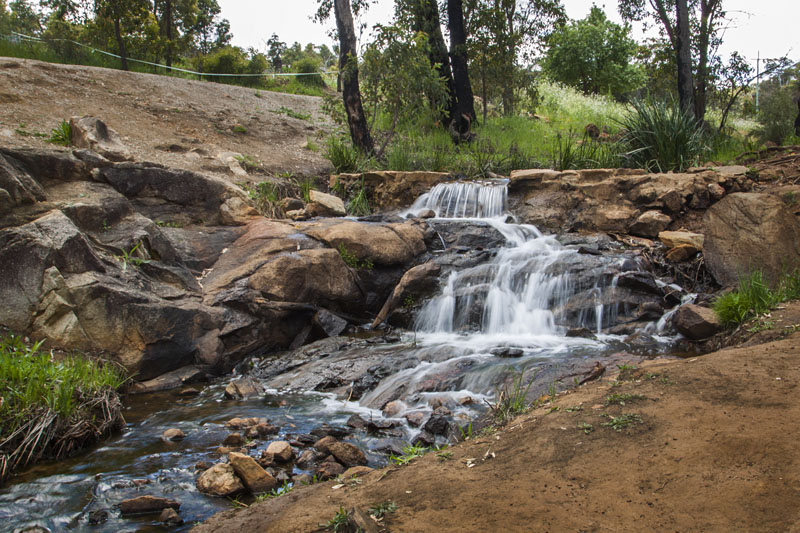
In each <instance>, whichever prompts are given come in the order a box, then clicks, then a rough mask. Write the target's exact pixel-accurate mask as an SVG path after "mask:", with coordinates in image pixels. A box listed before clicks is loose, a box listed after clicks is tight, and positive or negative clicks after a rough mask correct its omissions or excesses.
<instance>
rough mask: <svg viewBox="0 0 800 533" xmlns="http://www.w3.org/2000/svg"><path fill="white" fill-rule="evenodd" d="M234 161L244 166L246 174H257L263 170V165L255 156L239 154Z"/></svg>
mask: <svg viewBox="0 0 800 533" xmlns="http://www.w3.org/2000/svg"><path fill="white" fill-rule="evenodd" d="M234 159H236V161H238V162H239V164H240V165H242V168H243V169H244V170H245V171H246V172H255V171H256V170H259V169H260V168H261V163H259V162H258V161H257V160H256V159H255V158H254V157H253V156H251V155H247V154H238V155H235V156H234Z"/></svg>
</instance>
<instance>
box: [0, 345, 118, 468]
mask: <svg viewBox="0 0 800 533" xmlns="http://www.w3.org/2000/svg"><path fill="white" fill-rule="evenodd" d="M124 382H125V377H124V375H123V373H122V372H121V371H120V370H119V369H118V368H117V367H116V366H114V365H111V364H102V363H99V362H96V361H93V360H91V359H88V358H86V357H83V356H81V355H79V354H71V355H66V356H64V357H61V358H56V357H55V355H54V354H53V353H52V352H49V351H46V350H43V349H42V344H41V342H39V343H33V344H31V343H28V342H25V340H23V339H22V338H21V337H19V336H16V335H13V334H4V335H3V336H2V337H0V400H1V401H0V480H1V479H2V478H3V477H4V475H5V474H7V473H8V472H10V471H11V470H13V469H14V468H15V467H16V466H22V465H25V464H28V463H29V462H31V461H33V460H36V459H38V458H39V457H40V456H42V455H53V456H61V455H64V454H66V453H68V452H70V451H71V450H72V449H73V448H74V446H75V443H74V442H72V441H73V440H76V439H77V440H78V441H80V439H83V440H86V441H89V440H91V438H89V436H87V435H85V434H84V433H83V431H84V429H83V428H84V426H91V427H92V432H91V433H90V436H91V437H93V438H96V436H97V435H101V434H104V433H107V432H108V431H109V430H110V428H111V427H113V426H115V425H116V424H117V422H118V421H119V418H121V417H120V415H119V405H118V401H116V392H115V391H116V390H117V389H118V388H119V387H120V386H122V384H123V383H124ZM112 404H114V405H112ZM97 409H101V411H100V412H101V413H102V414H101V415H98V412H97ZM76 427H77V428H78V429H79V430H76V429H75V428H76ZM95 429H97V430H98V431H99V432H98V433H97V434H96V435H95V434H94V431H95ZM53 446H56V448H55V449H53Z"/></svg>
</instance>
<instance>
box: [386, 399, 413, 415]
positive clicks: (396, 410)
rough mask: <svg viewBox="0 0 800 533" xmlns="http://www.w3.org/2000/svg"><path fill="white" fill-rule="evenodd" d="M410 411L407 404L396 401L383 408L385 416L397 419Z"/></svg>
mask: <svg viewBox="0 0 800 533" xmlns="http://www.w3.org/2000/svg"><path fill="white" fill-rule="evenodd" d="M406 409H408V406H406V404H405V403H403V402H402V401H400V400H394V401H391V402H389V403H387V404H386V405H384V406H383V416H388V417H390V418H391V417H395V416H397V415H399V414H400V413H402V412H403V411H405V410H406Z"/></svg>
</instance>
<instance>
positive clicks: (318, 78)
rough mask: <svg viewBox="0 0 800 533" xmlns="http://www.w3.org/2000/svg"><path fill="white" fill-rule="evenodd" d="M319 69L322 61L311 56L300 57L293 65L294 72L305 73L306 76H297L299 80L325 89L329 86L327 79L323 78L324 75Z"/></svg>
mask: <svg viewBox="0 0 800 533" xmlns="http://www.w3.org/2000/svg"><path fill="white" fill-rule="evenodd" d="M319 70H320V62H319V61H318V60H316V59H314V58H311V57H304V58H302V59H298V60H297V61H295V62H294V64H293V65H292V71H293V72H297V73H299V74H305V75H304V76H297V81H299V82H300V83H302V84H303V85H309V86H311V87H319V88H320V89H324V88H326V87H327V85H325V80H324V79H322V75H321V74H320V73H319Z"/></svg>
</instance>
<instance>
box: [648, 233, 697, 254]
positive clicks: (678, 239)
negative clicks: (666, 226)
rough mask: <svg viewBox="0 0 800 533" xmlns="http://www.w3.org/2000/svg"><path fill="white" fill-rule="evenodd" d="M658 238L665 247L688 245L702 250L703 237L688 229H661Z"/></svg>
mask: <svg viewBox="0 0 800 533" xmlns="http://www.w3.org/2000/svg"><path fill="white" fill-rule="evenodd" d="M658 239H659V240H660V241H661V242H663V243H664V246H666V247H667V248H677V247H678V246H681V245H689V246H693V247H694V248H696V249H697V250H702V249H703V241H704V240H705V237H703V235H701V234H700V233H692V232H690V231H662V232H661V233H659V234H658Z"/></svg>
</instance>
